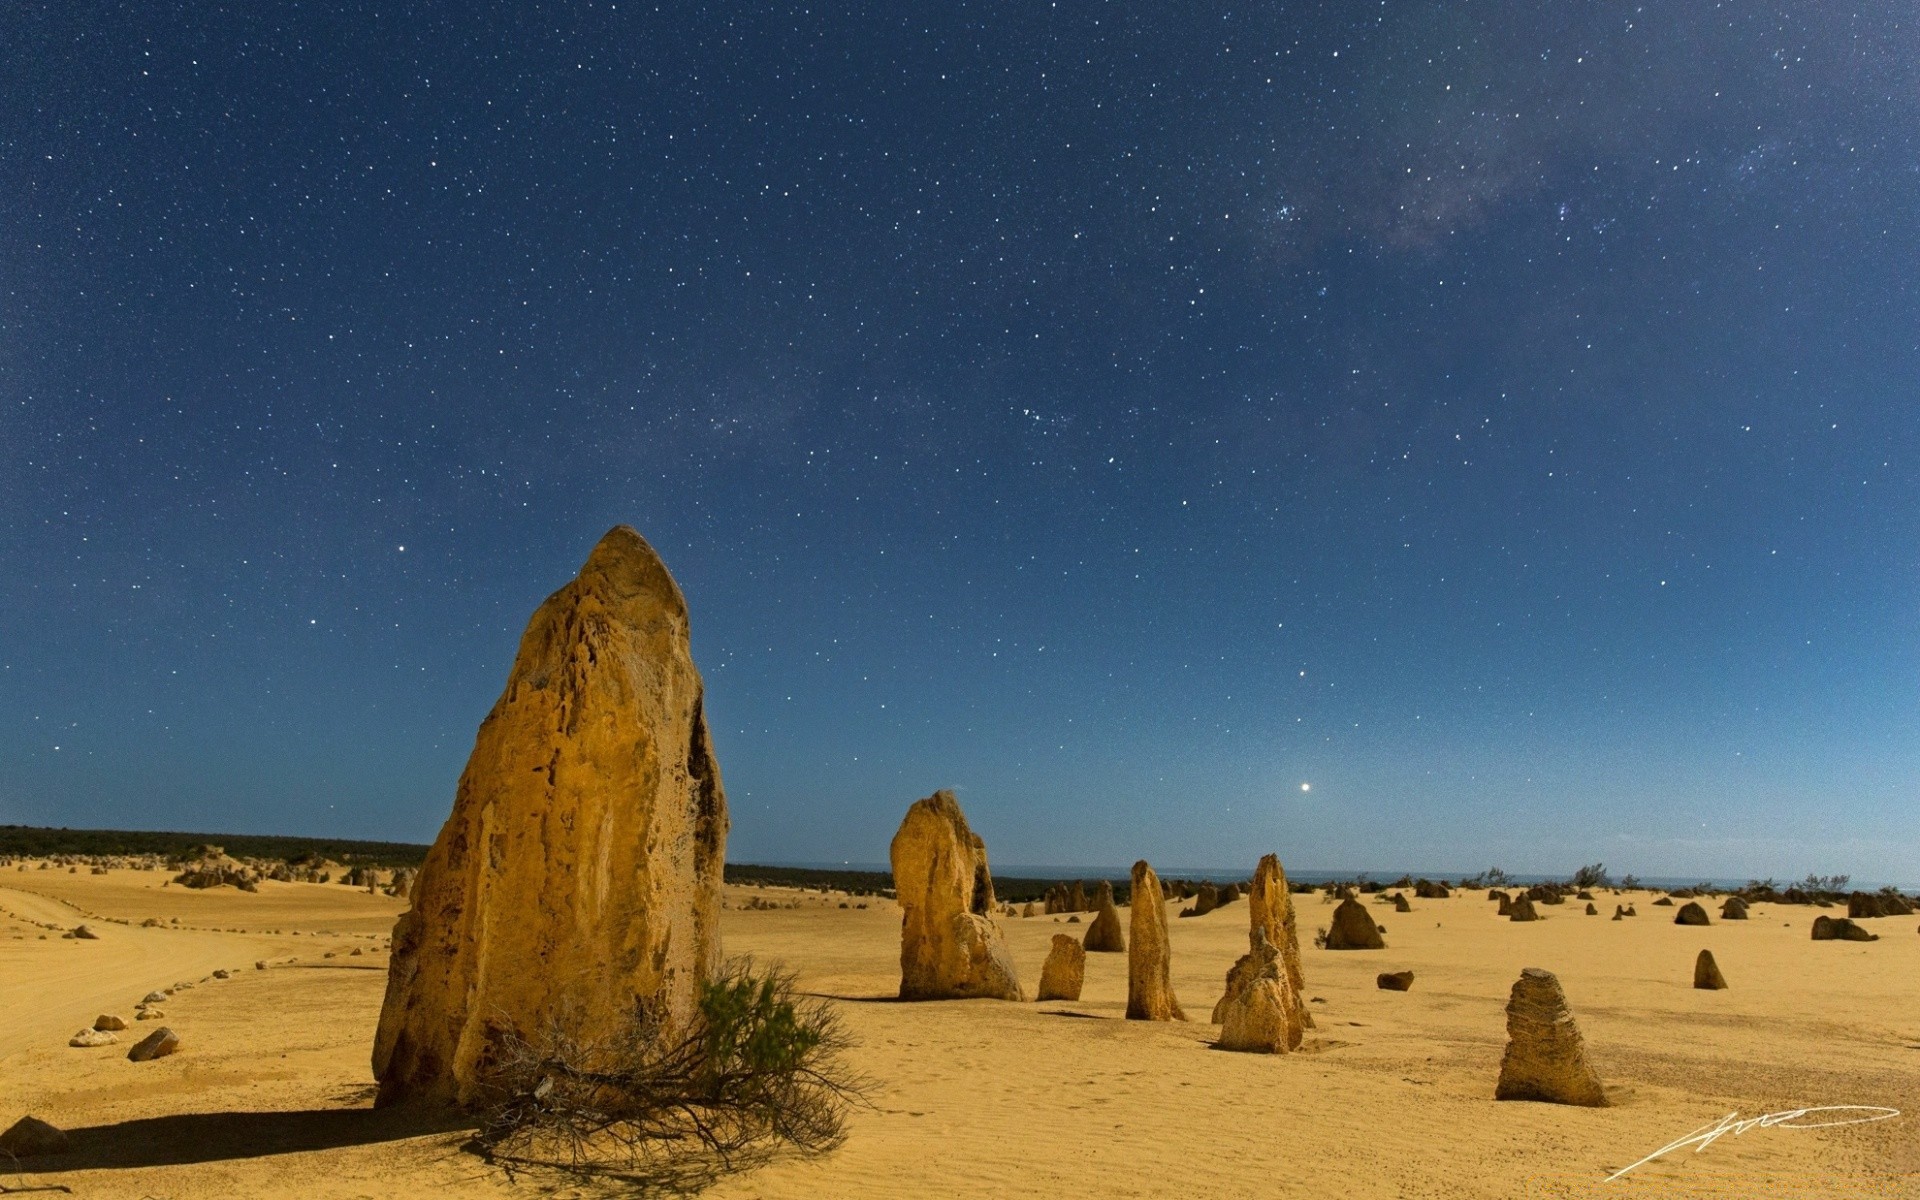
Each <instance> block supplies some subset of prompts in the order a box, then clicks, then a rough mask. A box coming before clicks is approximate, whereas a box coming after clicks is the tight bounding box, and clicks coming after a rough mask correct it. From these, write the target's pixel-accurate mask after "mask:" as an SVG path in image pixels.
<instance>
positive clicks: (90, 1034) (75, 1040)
mask: <svg viewBox="0 0 1920 1200" xmlns="http://www.w3.org/2000/svg"><path fill="white" fill-rule="evenodd" d="M119 1040H120V1039H119V1038H117V1037H115V1036H113V1034H111V1033H109V1032H108V1031H106V1030H104V1029H82V1030H81V1031H80V1032H79V1033H76V1034H74V1035H73V1036H72V1037H70V1038H68V1039H67V1045H69V1046H80V1047H82V1048H85V1047H90V1046H111V1045H113V1044H114V1043H115V1042H117V1041H119Z"/></svg>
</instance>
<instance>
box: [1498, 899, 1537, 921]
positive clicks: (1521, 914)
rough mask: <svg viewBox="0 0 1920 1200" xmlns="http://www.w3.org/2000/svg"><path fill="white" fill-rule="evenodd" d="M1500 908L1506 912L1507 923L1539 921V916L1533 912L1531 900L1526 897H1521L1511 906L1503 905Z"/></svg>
mask: <svg viewBox="0 0 1920 1200" xmlns="http://www.w3.org/2000/svg"><path fill="white" fill-rule="evenodd" d="M1501 907H1502V908H1504V909H1505V910H1506V914H1507V920H1509V921H1538V920H1539V919H1540V914H1539V913H1538V912H1536V911H1535V910H1534V907H1533V900H1532V899H1531V898H1529V897H1526V896H1521V897H1520V898H1519V899H1517V900H1515V901H1514V902H1513V903H1512V904H1503V905H1501Z"/></svg>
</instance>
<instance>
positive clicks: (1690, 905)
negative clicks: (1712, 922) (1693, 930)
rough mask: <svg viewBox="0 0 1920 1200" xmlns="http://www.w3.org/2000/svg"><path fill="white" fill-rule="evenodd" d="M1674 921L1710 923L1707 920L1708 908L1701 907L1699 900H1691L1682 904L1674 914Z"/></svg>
mask: <svg viewBox="0 0 1920 1200" xmlns="http://www.w3.org/2000/svg"><path fill="white" fill-rule="evenodd" d="M1673 923H1674V924H1675V925H1706V924H1709V922H1708V920H1707V910H1706V909H1704V908H1701V907H1700V902H1699V901H1697V900H1689V901H1687V902H1686V903H1685V904H1683V905H1681V906H1680V911H1679V912H1677V913H1674V914H1673Z"/></svg>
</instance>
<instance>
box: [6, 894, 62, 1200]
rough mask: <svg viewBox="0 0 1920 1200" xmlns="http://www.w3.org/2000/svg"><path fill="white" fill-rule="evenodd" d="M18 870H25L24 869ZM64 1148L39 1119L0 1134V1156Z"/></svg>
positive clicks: (55, 1133)
mask: <svg viewBox="0 0 1920 1200" xmlns="http://www.w3.org/2000/svg"><path fill="white" fill-rule="evenodd" d="M20 869H21V870H23V871H24V870H26V868H25V867H22V868H20ZM66 1148H67V1135H66V1131H65V1130H62V1129H59V1128H56V1127H55V1126H52V1125H49V1124H47V1123H46V1122H45V1121H42V1120H41V1119H40V1118H39V1117H21V1118H20V1119H19V1120H18V1121H15V1122H14V1123H13V1124H12V1125H9V1126H8V1127H7V1131H6V1132H5V1133H0V1155H10V1156H12V1157H14V1158H32V1157H33V1156H34V1155H37V1154H59V1153H61V1152H62V1151H64V1150H65V1149H66ZM61 1190H62V1191H65V1190H66V1189H65V1188H62V1189H61Z"/></svg>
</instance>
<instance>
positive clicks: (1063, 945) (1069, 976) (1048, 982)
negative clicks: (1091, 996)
mask: <svg viewBox="0 0 1920 1200" xmlns="http://www.w3.org/2000/svg"><path fill="white" fill-rule="evenodd" d="M1086 978H1087V950H1086V947H1084V946H1082V945H1081V944H1080V943H1079V942H1077V941H1075V940H1074V939H1073V935H1072V934H1067V933H1056V934H1054V935H1053V949H1052V950H1051V951H1050V952H1049V953H1048V954H1047V962H1046V965H1045V966H1043V967H1041V968H1040V987H1039V989H1038V991H1037V992H1036V993H1035V995H1034V997H1033V998H1034V999H1035V1000H1078V999H1079V998H1080V989H1081V987H1082V986H1083V985H1084V984H1085V983H1086Z"/></svg>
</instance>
